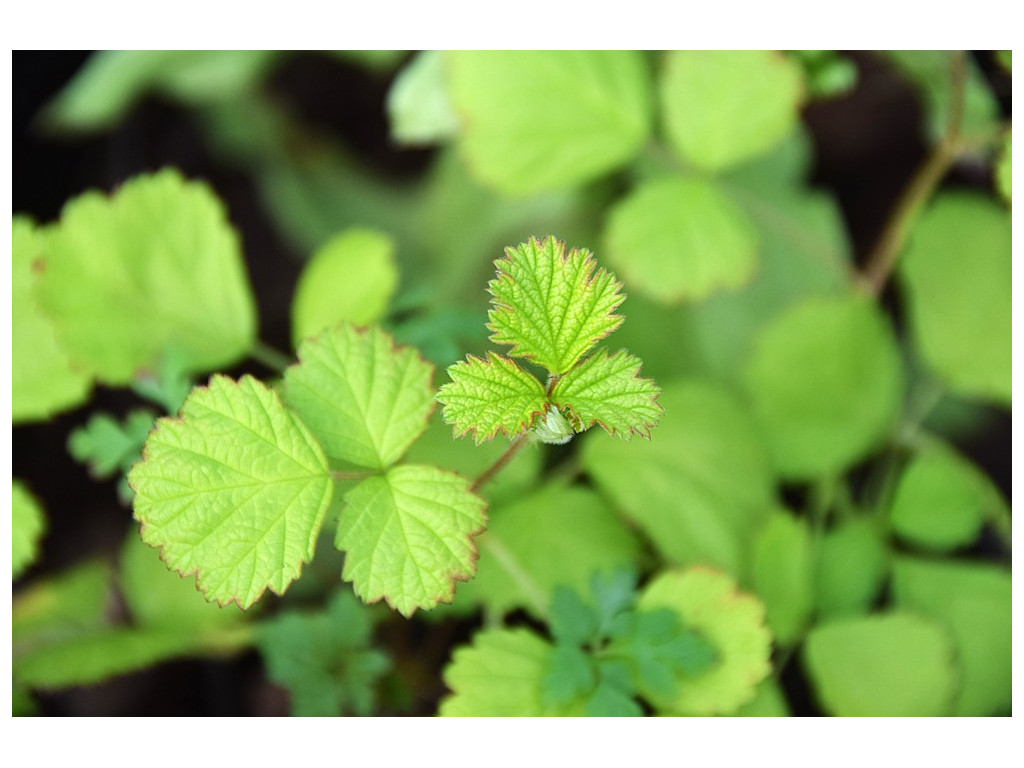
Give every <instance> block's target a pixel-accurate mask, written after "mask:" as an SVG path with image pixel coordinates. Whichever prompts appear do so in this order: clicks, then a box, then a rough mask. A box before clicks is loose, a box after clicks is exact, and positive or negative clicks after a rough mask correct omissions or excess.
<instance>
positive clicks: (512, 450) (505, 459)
mask: <svg viewBox="0 0 1024 768" xmlns="http://www.w3.org/2000/svg"><path fill="white" fill-rule="evenodd" d="M529 441H530V433H529V432H524V433H523V434H521V435H519V437H517V438H516V439H515V440H513V441H512V443H511V444H510V445H509V447H508V448H506V449H505V452H504V453H503V454H501V456H499V457H498V460H497V461H495V462H494V463H493V464H491V466H489V467H488V468H487V469H486V470H484V472H483V474H482V475H480V477H478V478H477V479H476V480H475V481H474V482H473V485H472V486H471V488H470V490H472V491H479V490H480V489H481V488H483V487H484V486H485V485H487V483H489V482H491V480H493V479H494V476H495V475H496V474H498V473H499V472H500V471H501V470H502V469H504V468H505V465H506V464H508V463H509V462H510V461H512V458H513V457H514V456H515V455H516V454H517V453H518V452H519V450H520V449H521V448H522V447H523V446H524V445H526V444H527V443H528V442H529Z"/></svg>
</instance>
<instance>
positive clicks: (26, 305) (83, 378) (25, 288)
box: [11, 216, 92, 424]
mask: <svg viewBox="0 0 1024 768" xmlns="http://www.w3.org/2000/svg"><path fill="white" fill-rule="evenodd" d="M11 239H12V246H11V248H12V250H11V262H12V264H11V419H12V420H13V422H14V423H15V424H20V423H23V422H26V421H39V420H43V419H48V418H49V417H50V416H52V415H54V414H56V413H59V412H60V411H63V410H67V409H68V408H73V407H74V406H76V405H79V404H80V403H82V402H84V401H85V400H86V398H87V397H88V395H89V390H90V389H91V388H92V381H91V379H90V377H89V376H88V375H87V373H86V372H85V371H84V370H82V369H81V368H80V367H79V366H76V365H74V364H73V363H72V361H71V359H70V357H69V355H68V353H67V351H66V350H65V349H64V347H63V346H62V345H61V342H60V340H59V339H58V337H57V329H56V327H55V325H54V323H53V320H52V319H51V318H50V317H49V316H47V315H46V314H44V313H43V311H42V308H41V307H40V305H39V301H38V299H37V298H36V280H37V279H38V275H37V272H38V271H39V270H41V269H43V268H44V265H45V263H46V262H45V258H46V238H45V235H44V234H43V232H42V231H41V230H38V229H36V228H35V226H34V225H33V223H32V221H31V220H30V219H29V218H27V217H24V216H15V217H14V218H13V219H12V220H11Z"/></svg>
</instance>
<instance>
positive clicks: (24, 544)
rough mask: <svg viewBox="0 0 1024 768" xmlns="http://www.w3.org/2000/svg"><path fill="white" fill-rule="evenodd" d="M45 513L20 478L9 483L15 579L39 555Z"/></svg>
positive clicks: (44, 531) (12, 556)
mask: <svg viewBox="0 0 1024 768" xmlns="http://www.w3.org/2000/svg"><path fill="white" fill-rule="evenodd" d="M46 527H47V526H46V515H45V513H44V512H43V508H42V506H41V505H40V504H39V501H38V500H37V499H36V498H35V497H34V496H33V495H32V494H31V493H30V492H29V490H28V487H27V486H26V485H25V484H24V483H23V482H21V481H20V480H15V481H14V482H13V483H12V485H11V571H12V574H11V576H12V578H15V579H17V578H18V577H19V576H20V575H21V574H22V573H23V572H24V571H25V569H26V568H28V567H29V566H30V565H32V563H34V562H35V561H36V558H38V557H39V541H40V539H42V538H43V534H45V533H46Z"/></svg>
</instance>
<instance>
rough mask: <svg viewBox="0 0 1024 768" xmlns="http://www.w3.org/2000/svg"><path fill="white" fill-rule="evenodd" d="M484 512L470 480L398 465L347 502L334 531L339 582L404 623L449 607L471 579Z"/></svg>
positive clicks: (433, 469) (361, 487)
mask: <svg viewBox="0 0 1024 768" xmlns="http://www.w3.org/2000/svg"><path fill="white" fill-rule="evenodd" d="M485 507H486V504H485V503H484V501H483V499H481V498H480V497H479V496H477V495H476V494H474V493H473V492H472V491H470V484H469V481H468V480H466V479H465V478H463V477H460V476H459V475H456V474H453V473H451V472H445V471H443V470H440V469H437V468H436V467H427V466H417V465H401V466H397V467H392V468H391V469H389V470H388V471H387V472H386V473H385V474H384V475H380V476H376V477H370V478H368V479H366V480H363V481H362V482H361V483H360V484H359V485H357V486H356V487H355V488H353V489H352V490H351V491H349V492H348V493H347V494H346V495H345V508H344V510H343V511H342V513H341V522H340V523H339V524H338V533H337V537H336V538H335V545H336V546H337V547H338V549H341V550H344V552H345V570H344V572H343V573H342V578H344V579H345V580H346V581H351V582H352V586H353V588H354V589H355V591H356V594H357V595H359V596H360V597H361V598H363V600H364V601H366V602H368V603H372V602H376V601H377V600H380V599H381V598H383V599H384V600H385V601H386V602H387V604H388V605H389V606H391V607H392V608H395V609H396V610H398V611H399V612H400V613H401V614H402V615H403V616H411V615H412V614H413V612H414V611H415V610H416V609H417V608H425V609H429V608H433V607H434V606H435V605H437V604H438V603H439V602H444V603H450V602H451V601H452V598H453V597H454V596H455V582H457V581H466V580H468V579H470V578H472V576H473V574H474V573H475V572H476V559H477V550H476V544H475V543H474V541H473V537H474V536H475V535H476V534H478V533H480V532H481V531H482V530H483V529H484V525H485V521H486V518H485V515H484V508H485Z"/></svg>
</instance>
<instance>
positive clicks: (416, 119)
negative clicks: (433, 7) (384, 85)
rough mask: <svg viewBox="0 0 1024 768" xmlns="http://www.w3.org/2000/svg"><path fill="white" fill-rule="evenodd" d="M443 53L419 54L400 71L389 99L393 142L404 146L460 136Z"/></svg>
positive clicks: (424, 52)
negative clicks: (446, 78)
mask: <svg viewBox="0 0 1024 768" xmlns="http://www.w3.org/2000/svg"><path fill="white" fill-rule="evenodd" d="M442 57H443V54H442V53H441V52H440V51H420V52H419V53H417V54H416V56H415V58H413V60H412V61H410V62H409V63H408V64H406V65H405V67H404V68H402V70H401V71H399V73H398V75H396V76H395V79H394V80H393V81H392V83H391V88H390V89H389V90H388V96H387V103H386V108H387V113H388V123H389V125H390V128H391V131H390V135H391V140H392V141H393V142H395V143H396V144H399V145H403V146H421V145H425V144H434V143H438V142H443V141H447V140H448V139H452V138H454V137H455V136H456V135H457V134H458V130H459V120H458V118H457V117H456V116H455V112H454V111H453V110H452V104H451V100H450V99H449V98H448V91H447V88H446V83H445V74H444V60H443V58H442Z"/></svg>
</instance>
